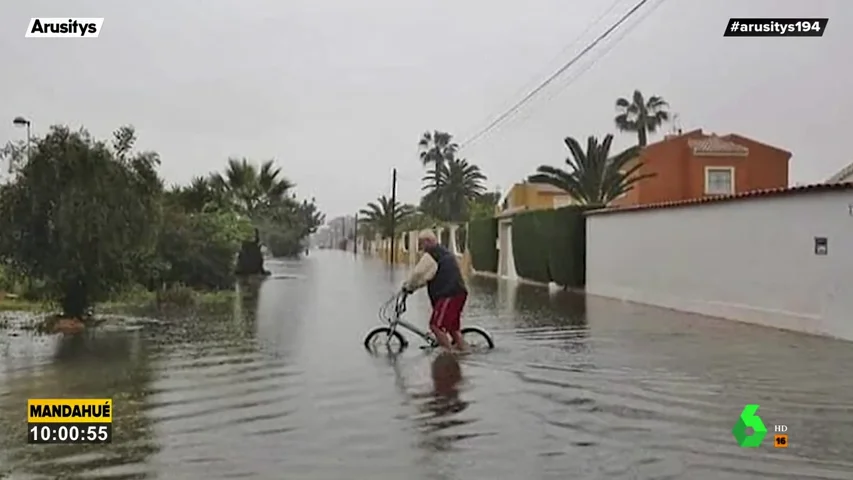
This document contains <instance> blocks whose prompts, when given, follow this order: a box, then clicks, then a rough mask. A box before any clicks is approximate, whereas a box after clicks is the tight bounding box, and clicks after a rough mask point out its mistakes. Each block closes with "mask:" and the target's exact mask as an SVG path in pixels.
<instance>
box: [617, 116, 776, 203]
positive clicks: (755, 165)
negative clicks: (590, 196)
mask: <svg viewBox="0 0 853 480" xmlns="http://www.w3.org/2000/svg"><path fill="white" fill-rule="evenodd" d="M639 159H640V161H641V162H643V166H642V167H641V168H640V170H639V171H638V174H647V173H654V174H655V176H654V177H651V178H647V179H645V180H641V181H640V182H638V183H637V184H636V185H634V188H633V189H632V190H631V191H629V192H627V193H626V194H625V195H624V196H623V197H621V198H618V199H616V200H615V201H614V202H613V205H614V206H632V205H645V204H651V203H665V202H679V201H684V200H690V199H698V198H705V197H715V196H720V195H735V194H740V193H744V192H749V191H754V190H765V189H777V188H787V187H788V164H789V161H790V159H791V152H788V151H786V150H783V149H781V148H778V147H774V146H771V145H766V144H763V143H761V142H758V141H756V140H752V139H749V138H746V137H743V136H740V135H736V134H733V133H732V134H728V135H723V136H718V135H716V134H713V133H712V134H705V133H703V132H702V130H701V129H698V130H693V131H691V132H687V133H684V134H680V135H668V136H666V137H665V138H664V139H663V140H662V141H660V142H656V143H652V144H651V145H647V146H646V147H645V148H644V149H643V150H642V153H641V154H640V157H639ZM630 166H631V165H630V164H629V165H628V168H630Z"/></svg>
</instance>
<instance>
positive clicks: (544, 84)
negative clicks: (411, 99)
mask: <svg viewBox="0 0 853 480" xmlns="http://www.w3.org/2000/svg"><path fill="white" fill-rule="evenodd" d="M648 1H649V0H640V1H639V2H638V3H637V4H636V5H634V6H633V7H632V8H631V9H630V10H628V12H627V13H626V14H625V15H623V16H622V18H620V19H619V20H618V21H617V22H616V23H614V24H613V25H612V26H610V28H608V29H607V30H605V31H604V33H602V34H601V35H599V36H598V38H596V39H595V40H594V41H593V42H592V43H590V44H589V45H587V46H586V48H584V49H583V50H581V52H580V53H578V54H577V55H575V57H574V58H572V59H571V60H569V61H568V62H567V63H565V64H564V65H563V66H562V67H560V68H559V69H557V71H556V72H554V73H553V74H551V76H550V77H548V78H547V79H545V81H544V82H542V83H540V84H539V86H537V87H536V88H534V89H533V90H532V91H531V92H530V93H528V94H527V95H525V96H524V98H522V99H521V100H519V101H518V102H516V104H515V105H513V106H512V107H511V108H510V109H509V110H507V111H506V112H504V113H503V114H501V115H500V116H499V117H498V118H496V119H495V120H493V121H492V122H491V123H490V124H489V125H488V126H487V127H486V128H484V129H482V130H480V131H479V132H477V133H476V134H475V135H474V136H473V137H471V138H469V139H468V140H466V141H465V142H463V143H462V144H461V145H460V146H459V148H460V150H461V149H462V148H465V147H466V146H468V145H470V144H471V143H473V142H474V141H476V140H477V139H479V138H480V137H482V136H483V135H485V134H486V133H487V132H489V131H490V130H491V129H493V128H494V127H495V126H497V125H498V124H499V123H501V122H502V121H503V120H504V119H506V118H507V117H509V116H510V115H512V114H513V113H515V112H517V111H518V110H519V109H520V108H521V107H522V106H524V104H525V103H527V102H528V101H530V99H531V98H533V97H534V96H535V95H536V94H537V93H539V92H540V91H542V89H544V88H545V87H547V86H548V85H550V84H551V82H553V81H554V80H556V79H557V78H558V77H559V76H560V75H562V74H563V72H565V71H566V70H568V69H569V68H571V67H572V65H574V64H575V63H577V62H578V60H580V59H581V58H583V56H584V55H586V54H587V53H589V51H590V50H592V49H593V48H595V46H596V45H598V44H599V43H601V41H602V40H604V39H605V38H607V37H608V36H610V34H611V33H613V31H614V30H616V29H617V28H619V26H620V25H622V24H623V23H625V21H626V20H628V18H630V17H631V15H633V14H634V13H636V12H637V10H639V9H640V8H642V7H643V5H645V4H646V3H648Z"/></svg>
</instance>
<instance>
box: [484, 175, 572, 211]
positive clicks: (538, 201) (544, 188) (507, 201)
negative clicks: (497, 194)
mask: <svg viewBox="0 0 853 480" xmlns="http://www.w3.org/2000/svg"><path fill="white" fill-rule="evenodd" d="M573 203H575V200H574V199H573V198H572V196H571V195H569V194H568V192H566V191H564V190H562V189H560V188H557V187H555V186H553V185H547V184H544V183H529V182H522V183H516V184H515V185H513V186H512V187H510V188H509V190H507V191H506V193H504V195H503V196H502V197H501V199H500V200H499V201H498V205H497V207H495V209H496V211H495V214H496V215H497V216H501V217H505V216H509V215H512V214H514V213H518V212H523V211H527V210H543V209H549V208H560V207H565V206H568V205H572V204H573Z"/></svg>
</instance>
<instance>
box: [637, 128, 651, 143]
mask: <svg viewBox="0 0 853 480" xmlns="http://www.w3.org/2000/svg"><path fill="white" fill-rule="evenodd" d="M637 140H638V145H639V146H640V148H642V147H645V146H646V144H647V143H648V141H649V140H648V137H647V136H646V127H643V126H641V127H640V129H639V130H637Z"/></svg>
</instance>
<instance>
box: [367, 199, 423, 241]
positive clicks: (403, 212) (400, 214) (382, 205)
mask: <svg viewBox="0 0 853 480" xmlns="http://www.w3.org/2000/svg"><path fill="white" fill-rule="evenodd" d="M414 211H415V208H414V207H413V206H411V205H407V204H405V203H403V204H401V203H397V204H396V205H394V207H393V208H392V207H391V199H389V198H388V197H386V196H385V195H382V196H381V197H379V198H378V199H376V201H375V202H370V203H368V204H367V207H365V208H362V209H361V210H359V212H358V223H359V224H360V225H365V226H366V227H367V228H369V229H372V230H373V231H374V232H376V233H378V234H379V235H381V236H382V238H389V237H391V236H392V234H393V233H394V227H395V226H396V225H400V224H401V223H402V222H403V220H405V219H406V218H408V217H409V216H410V215H412V214H413V213H414ZM359 228H361V227H359Z"/></svg>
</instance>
